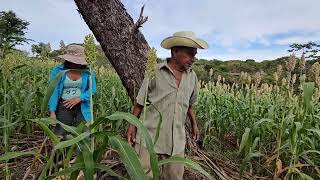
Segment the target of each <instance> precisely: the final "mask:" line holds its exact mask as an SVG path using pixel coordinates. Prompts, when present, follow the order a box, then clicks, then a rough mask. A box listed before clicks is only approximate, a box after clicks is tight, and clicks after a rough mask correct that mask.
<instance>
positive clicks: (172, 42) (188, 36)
mask: <svg viewBox="0 0 320 180" xmlns="http://www.w3.org/2000/svg"><path fill="white" fill-rule="evenodd" d="M174 46H186V47H193V48H199V49H207V48H208V43H207V42H206V41H204V40H202V39H199V38H197V37H196V35H195V33H194V32H191V31H180V32H176V33H174V34H173V36H170V37H167V38H165V39H164V40H163V41H162V42H161V47H163V48H165V49H171V48H172V47H174Z"/></svg>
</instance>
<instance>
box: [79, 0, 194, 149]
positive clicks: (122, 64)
mask: <svg viewBox="0 0 320 180" xmlns="http://www.w3.org/2000/svg"><path fill="white" fill-rule="evenodd" d="M75 2H76V4H77V6H78V8H79V10H78V11H79V12H80V13H81V15H82V16H83V18H84V20H85V22H86V23H87V24H88V26H89V28H90V29H91V31H92V32H93V33H94V35H95V37H96V38H97V40H98V41H99V43H100V44H101V47H102V49H103V51H104V53H105V55H106V56H107V58H108V59H109V61H110V62H111V63H112V66H113V67H114V69H115V70H116V71H117V73H118V75H119V76H120V79H121V81H122V83H123V85H124V86H125V88H126V89H127V92H128V94H129V96H130V98H131V99H132V100H133V99H134V96H135V95H136V94H137V91H138V90H139V88H140V86H141V83H142V80H143V77H144V71H145V63H146V61H147V52H148V50H149V49H150V48H149V46H148V44H147V42H146V40H145V38H144V36H143V35H142V34H141V33H140V31H139V30H138V29H136V30H134V26H135V24H134V22H133V20H132V18H131V17H130V15H129V14H128V13H127V12H126V9H125V8H124V6H123V4H122V3H121V2H120V1H119V0H105V1H102V0H75ZM188 123H189V120H188ZM187 129H190V125H189V127H188V126H187ZM186 134H187V146H188V147H189V148H190V149H191V150H195V149H197V148H198V146H197V145H196V144H195V143H194V142H192V141H191V138H190V131H189V130H187V131H186Z"/></svg>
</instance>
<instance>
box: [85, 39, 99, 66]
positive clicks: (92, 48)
mask: <svg viewBox="0 0 320 180" xmlns="http://www.w3.org/2000/svg"><path fill="white" fill-rule="evenodd" d="M84 53H85V55H86V61H87V63H88V64H89V65H91V66H94V64H95V63H96V60H97V55H98V51H97V47H96V44H95V41H94V36H93V35H92V34H88V35H86V36H85V38H84Z"/></svg>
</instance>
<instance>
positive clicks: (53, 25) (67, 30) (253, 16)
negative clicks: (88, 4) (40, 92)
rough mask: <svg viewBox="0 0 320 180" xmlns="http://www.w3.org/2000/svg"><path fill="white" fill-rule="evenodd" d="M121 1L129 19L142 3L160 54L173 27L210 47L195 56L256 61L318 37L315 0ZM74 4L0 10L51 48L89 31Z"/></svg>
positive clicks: (63, 0) (16, 1) (21, 2)
mask: <svg viewBox="0 0 320 180" xmlns="http://www.w3.org/2000/svg"><path fill="white" fill-rule="evenodd" d="M122 2H123V3H124V4H125V7H126V8H127V10H128V11H129V13H130V14H131V16H133V19H134V20H137V18H138V15H139V13H140V8H141V6H142V5H143V4H146V7H145V12H144V15H146V16H148V17H149V20H148V21H147V22H146V23H145V24H144V26H143V27H142V28H141V30H142V32H143V34H144V35H145V37H146V39H147V41H148V42H149V44H150V46H154V47H156V48H157V49H158V54H159V55H160V56H161V57H166V56H169V55H170V54H169V52H168V51H167V50H164V49H161V48H160V46H159V45H160V42H161V40H162V39H164V38H165V37H167V36H170V35H171V34H172V33H173V32H175V31H179V30H192V31H194V32H196V34H198V35H199V36H200V37H202V38H203V39H205V40H207V41H208V42H209V45H210V48H209V49H208V50H206V51H199V55H198V57H199V58H205V57H215V58H221V59H229V58H230V59H246V58H254V59H261V60H262V59H268V58H272V57H279V56H282V55H286V53H287V52H286V48H285V47H284V46H287V45H288V44H290V43H293V42H307V41H309V40H313V41H319V40H320V21H319V13H318V7H319V6H320V1H319V0H305V1H301V0H281V1H279V0H268V1H261V0H241V1H234V0H223V1H218V0H198V1H194V0H174V1H169V0H161V1H155V0H123V1H122ZM76 8H77V7H76V5H75V3H74V1H73V0H28V1H25V0H6V1H4V2H2V3H1V7H0V10H10V9H12V10H14V11H15V12H16V13H17V14H18V16H19V17H21V18H23V19H26V20H28V21H30V23H31V24H30V26H29V30H28V38H31V39H34V40H35V41H38V42H40V41H41V42H51V45H52V46H53V47H54V48H57V47H58V46H59V41H60V40H61V39H63V40H65V42H66V43H71V42H82V41H83V37H84V36H85V35H86V34H88V33H90V30H89V28H88V27H87V25H86V24H85V23H84V21H83V20H82V19H81V18H80V15H79V14H78V12H77V11H76ZM293 32H295V33H293ZM283 34H285V36H281V35H283ZM290 34H291V35H290ZM257 44H259V46H257ZM278 46H279V47H278ZM29 47H30V46H23V48H29ZM275 47H276V48H275Z"/></svg>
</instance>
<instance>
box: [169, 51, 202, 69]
mask: <svg viewBox="0 0 320 180" xmlns="http://www.w3.org/2000/svg"><path fill="white" fill-rule="evenodd" d="M196 54H197V48H191V47H177V48H173V55H174V56H175V59H176V60H177V63H178V64H177V65H178V66H179V67H181V68H182V69H183V70H185V71H186V70H188V69H189V68H190V67H191V65H192V64H193V63H194V61H195V55H196Z"/></svg>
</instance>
